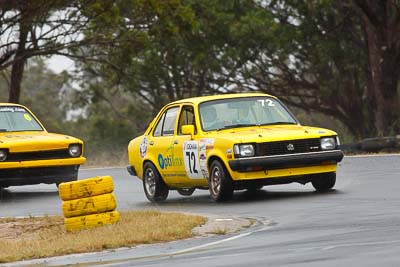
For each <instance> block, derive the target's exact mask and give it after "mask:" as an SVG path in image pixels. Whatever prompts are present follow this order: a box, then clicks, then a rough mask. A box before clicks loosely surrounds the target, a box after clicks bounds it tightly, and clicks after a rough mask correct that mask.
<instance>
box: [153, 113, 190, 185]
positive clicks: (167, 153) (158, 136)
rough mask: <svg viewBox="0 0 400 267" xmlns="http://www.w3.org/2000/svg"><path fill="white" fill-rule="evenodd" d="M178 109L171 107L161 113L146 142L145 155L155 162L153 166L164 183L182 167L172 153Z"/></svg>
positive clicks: (180, 160) (173, 152)
mask: <svg viewBox="0 0 400 267" xmlns="http://www.w3.org/2000/svg"><path fill="white" fill-rule="evenodd" d="M179 108H180V107H179V106H172V107H170V108H168V109H167V110H165V111H164V112H163V113H162V115H161V116H160V119H159V121H158V122H157V125H156V126H155V127H154V130H153V133H152V134H151V135H150V138H149V140H148V152H147V153H149V154H150V155H152V158H153V161H156V162H155V164H156V165H157V167H158V170H159V171H160V174H161V175H162V176H163V178H164V181H165V182H168V179H169V177H170V176H176V174H175V172H176V168H179V166H180V165H182V166H183V159H179V158H177V157H176V156H175V151H174V145H175V144H174V137H175V134H176V121H177V116H178V112H179Z"/></svg>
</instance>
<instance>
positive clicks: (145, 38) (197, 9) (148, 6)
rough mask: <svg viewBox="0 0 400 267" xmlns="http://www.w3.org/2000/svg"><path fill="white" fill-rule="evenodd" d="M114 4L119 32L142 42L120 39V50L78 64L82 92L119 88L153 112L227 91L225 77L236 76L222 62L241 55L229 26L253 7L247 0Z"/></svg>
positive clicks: (95, 93) (236, 60)
mask: <svg viewBox="0 0 400 267" xmlns="http://www.w3.org/2000/svg"><path fill="white" fill-rule="evenodd" d="M118 8H119V10H121V13H120V14H121V17H122V19H121V20H120V22H121V25H120V27H119V29H120V30H121V33H120V36H123V37H126V36H135V37H136V39H138V40H141V42H142V46H141V47H134V46H132V45H131V44H130V43H127V42H125V39H124V38H122V39H120V40H119V43H120V44H121V46H120V47H121V48H122V49H120V50H116V49H113V48H111V47H110V49H109V50H107V56H106V59H105V58H103V61H102V62H103V63H99V62H94V63H89V64H83V65H81V67H82V69H83V70H84V73H85V81H86V82H85V84H86V90H85V91H84V94H85V95H86V96H88V97H90V96H93V97H95V96H97V97H99V96H101V95H103V97H102V98H103V99H105V97H104V96H105V95H108V92H107V91H114V90H118V89H119V90H121V91H123V92H125V93H126V94H131V95H133V96H134V97H135V98H137V99H141V100H142V101H144V102H146V103H147V104H148V108H147V109H148V110H149V111H150V112H152V113H155V112H157V111H158V110H159V109H160V108H161V107H162V106H163V105H164V104H165V103H168V102H171V101H174V100H176V99H181V98H184V97H190V96H198V95H204V94H215V93H218V92H227V90H228V89H227V87H228V84H227V82H228V78H227V77H231V75H236V74H235V73H231V75H230V74H229V73H228V68H227V66H229V69H230V68H231V65H232V64H233V65H237V64H241V60H243V59H240V58H235V50H234V49H232V47H233V46H234V45H235V44H234V43H233V42H234V41H236V40H231V38H230V34H231V33H230V27H231V26H230V25H231V24H235V23H237V22H238V21H239V18H240V17H241V16H242V14H246V13H247V12H248V11H249V10H251V9H252V8H253V4H252V2H251V1H238V0H235V1H229V2H227V1H218V0H213V1H208V0H200V1H175V0H170V1H141V0H132V1H121V2H120V3H119V5H118ZM98 33H99V32H92V33H91V34H94V35H95V34H98ZM129 39H132V38H129ZM122 44H125V45H122ZM92 49H95V50H96V49H98V48H97V47H96V46H93V47H92ZM243 61H245V60H243ZM104 62H106V64H104ZM99 77H101V79H99ZM87 81H91V82H87ZM99 84H103V85H104V84H107V86H99Z"/></svg>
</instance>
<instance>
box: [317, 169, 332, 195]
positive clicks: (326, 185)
mask: <svg viewBox="0 0 400 267" xmlns="http://www.w3.org/2000/svg"><path fill="white" fill-rule="evenodd" d="M311 183H312V185H313V186H314V188H315V190H316V191H318V192H326V191H329V190H330V189H332V188H333V187H334V186H335V183H336V173H335V172H329V173H322V174H319V175H317V176H315V177H314V178H313V180H312V181H311Z"/></svg>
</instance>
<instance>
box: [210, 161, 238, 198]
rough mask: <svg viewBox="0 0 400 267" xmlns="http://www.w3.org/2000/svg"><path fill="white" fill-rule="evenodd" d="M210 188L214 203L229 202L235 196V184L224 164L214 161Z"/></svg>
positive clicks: (211, 167)
mask: <svg viewBox="0 0 400 267" xmlns="http://www.w3.org/2000/svg"><path fill="white" fill-rule="evenodd" d="M209 187H210V194H211V198H212V199H213V200H214V201H217V202H222V201H227V200H230V199H231V198H232V196H233V183H232V180H231V177H230V176H229V173H228V171H227V170H226V169H225V167H224V166H223V165H222V163H221V162H220V161H218V160H214V161H213V162H212V163H211V166H210V180H209Z"/></svg>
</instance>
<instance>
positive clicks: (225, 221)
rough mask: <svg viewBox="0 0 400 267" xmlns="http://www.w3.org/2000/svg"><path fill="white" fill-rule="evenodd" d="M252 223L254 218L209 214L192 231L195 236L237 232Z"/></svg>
mask: <svg viewBox="0 0 400 267" xmlns="http://www.w3.org/2000/svg"><path fill="white" fill-rule="evenodd" d="M254 223H255V221H254V220H252V219H247V218H238V217H231V216H215V215H210V216H208V221H207V223H206V224H204V225H201V226H198V227H196V228H194V229H193V233H194V234H195V235H196V236H207V235H215V234H221V235H223V234H230V233H237V232H239V231H240V230H242V229H243V228H248V227H250V226H252V225H253V224H254Z"/></svg>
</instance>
